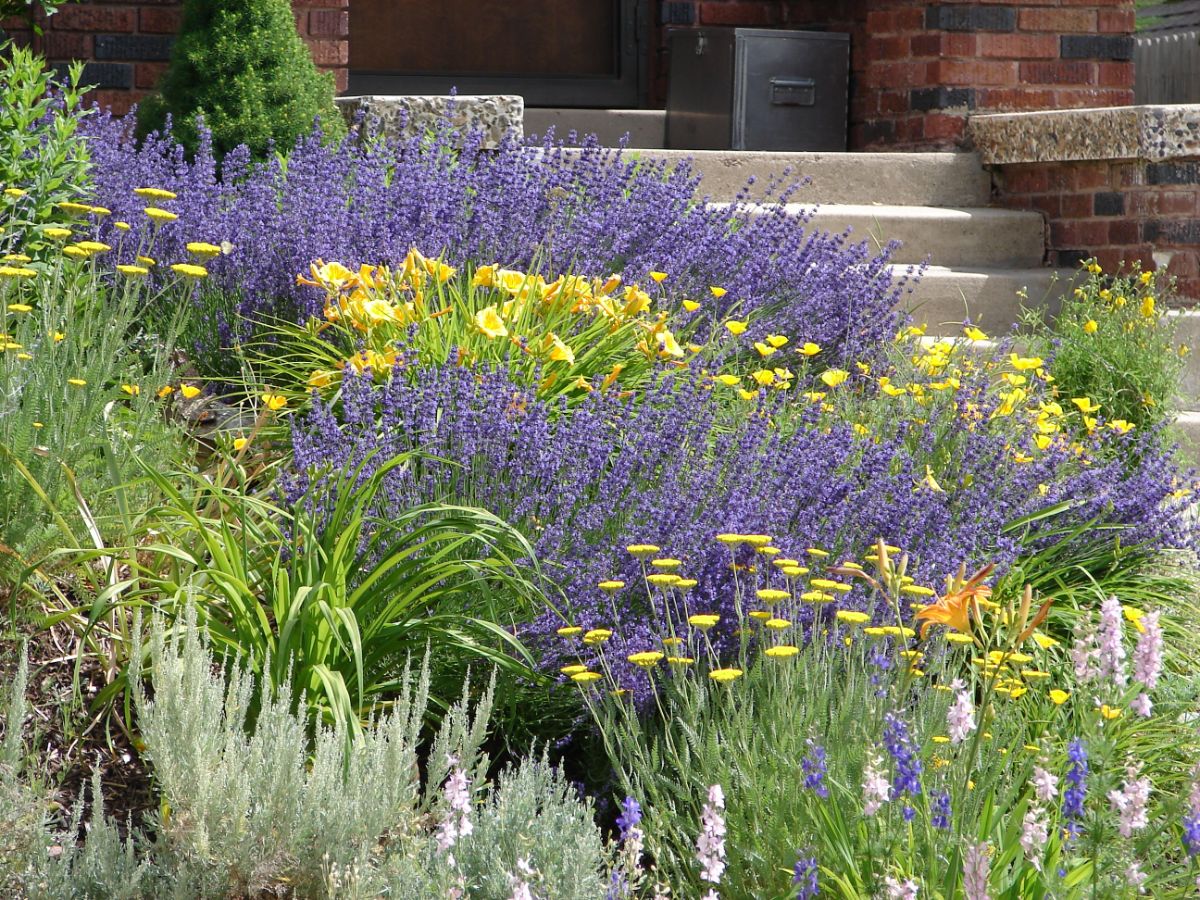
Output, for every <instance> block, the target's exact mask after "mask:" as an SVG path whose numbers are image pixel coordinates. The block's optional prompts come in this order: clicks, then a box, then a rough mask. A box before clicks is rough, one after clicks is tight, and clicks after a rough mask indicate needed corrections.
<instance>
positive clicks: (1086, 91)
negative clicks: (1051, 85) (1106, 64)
mask: <svg viewBox="0 0 1200 900" xmlns="http://www.w3.org/2000/svg"><path fill="white" fill-rule="evenodd" d="M1132 103H1133V91H1132V89H1125V88H1089V87H1077V88H1065V89H1062V90H1057V91H1055V92H1054V106H1055V107H1056V108H1057V109H1081V108H1086V107H1091V106H1129V105H1130V104H1132Z"/></svg>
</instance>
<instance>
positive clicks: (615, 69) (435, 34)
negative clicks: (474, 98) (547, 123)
mask: <svg viewBox="0 0 1200 900" xmlns="http://www.w3.org/2000/svg"><path fill="white" fill-rule="evenodd" d="M646 6H647V0H437V2H433V3H431V2H430V0H354V2H353V3H352V4H351V7H350V93H352V94H444V93H447V92H448V91H449V90H450V88H452V87H456V88H458V90H459V92H460V93H464V94H480V93H488V94H492V93H499V94H521V95H522V96H524V97H525V103H526V105H528V106H583V107H586V106H592V107H605V106H609V107H633V106H638V105H639V101H640V100H641V99H642V94H643V92H644V77H643V74H642V58H643V55H644V54H643V53H642V52H641V48H642V47H643V46H644V43H643V42H644V40H645V38H644V36H643V35H644V30H645V28H646V27H647V22H646V20H645V9H646Z"/></svg>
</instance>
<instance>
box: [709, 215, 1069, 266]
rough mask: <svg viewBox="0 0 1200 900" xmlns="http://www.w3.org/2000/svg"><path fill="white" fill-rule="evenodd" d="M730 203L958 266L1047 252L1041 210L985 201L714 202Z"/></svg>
mask: <svg viewBox="0 0 1200 900" xmlns="http://www.w3.org/2000/svg"><path fill="white" fill-rule="evenodd" d="M710 205H711V206H713V207H716V208H721V209H726V208H729V207H731V206H736V208H737V209H738V210H739V211H740V212H741V213H742V214H743V215H746V216H748V217H755V216H762V215H772V214H778V213H779V212H780V211H782V212H783V213H784V214H785V215H789V216H796V217H804V218H806V219H807V223H806V226H805V227H806V228H808V229H812V230H820V231H831V232H834V233H841V232H843V231H847V230H849V231H850V233H851V236H852V239H854V238H858V239H861V238H865V239H868V240H870V241H871V242H872V243H873V245H874V246H876V247H883V246H884V245H885V244H887V243H888V242H889V241H892V240H897V241H899V242H900V246H899V248H898V249H897V250H895V251H894V253H893V256H892V258H893V259H894V260H895V261H896V262H898V263H919V262H923V261H924V260H925V259H926V258H929V259H931V261H932V262H934V263H937V264H938V265H942V266H953V267H955V268H980V267H982V268H999V267H1012V268H1030V267H1033V266H1037V265H1040V264H1041V262H1042V258H1043V256H1044V254H1045V241H1046V236H1045V225H1044V223H1043V220H1042V215H1041V213H1038V212H1031V211H1028V210H1012V209H992V208H990V207H986V206H979V207H962V206H903V205H898V204H892V203H887V204H884V203H872V204H867V203H825V204H809V203H787V204H778V203H739V204H736V205H735V204H730V203H712V204H710Z"/></svg>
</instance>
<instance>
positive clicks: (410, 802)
mask: <svg viewBox="0 0 1200 900" xmlns="http://www.w3.org/2000/svg"><path fill="white" fill-rule="evenodd" d="M139 633H140V632H139ZM143 649H144V650H145V652H144V653H143ZM133 656H134V658H135V659H140V658H146V659H148V661H149V664H150V667H151V671H152V672H153V673H154V678H153V687H154V690H153V696H151V694H150V692H148V691H147V690H145V689H144V688H142V687H141V686H140V683H139V686H138V687H137V688H135V690H134V701H135V705H136V708H137V711H138V722H139V724H140V727H141V729H142V734H143V737H144V739H145V743H146V750H145V756H146V758H147V759H148V760H149V761H150V762H151V763H152V766H153V771H154V775H155V780H156V783H157V785H158V788H159V790H160V793H161V803H160V808H159V812H158V813H157V814H156V815H152V816H150V821H149V824H148V835H147V837H148V838H152V839H153V840H148V839H144V838H143V837H142V836H140V835H137V834H132V835H131V836H130V838H128V839H122V838H121V837H120V834H119V833H118V830H117V829H116V828H115V827H114V826H113V824H112V823H111V822H110V821H109V820H108V819H107V818H106V817H105V815H104V808H103V800H102V797H101V790H100V789H101V785H100V782H99V778H98V777H97V778H95V779H93V782H92V786H91V792H90V793H91V797H92V798H93V799H92V810H91V813H92V816H91V823H90V825H89V827H88V830H87V836H86V839H85V840H83V841H82V842H76V841H75V840H74V838H73V836H74V835H75V834H77V833H78V831H79V825H80V822H81V821H82V816H83V812H84V806H83V801H82V800H81V802H80V803H79V804H78V805H77V806H76V808H75V810H74V812H73V815H72V817H71V820H70V821H69V822H68V823H67V828H66V830H65V831H64V833H63V834H59V835H55V834H52V833H51V829H50V827H49V825H48V823H47V822H46V817H45V813H44V810H45V809H46V798H45V797H44V796H43V795H42V794H41V793H40V792H39V791H38V790H36V789H33V788H30V787H28V786H27V785H26V784H25V783H23V782H22V780H21V779H20V778H19V777H18V776H19V775H20V774H21V773H20V770H19V765H18V762H17V761H19V760H20V758H21V757H22V756H23V754H24V747H23V743H22V740H21V727H20V724H21V722H22V721H23V719H24V718H25V716H26V704H25V699H24V692H25V683H24V672H25V670H24V668H22V670H21V671H20V672H19V673H18V678H17V679H16V683H15V684H14V688H13V692H12V695H11V699H10V703H9V706H8V711H7V715H6V719H5V722H6V728H5V737H4V742H3V744H2V745H0V753H2V754H3V755H2V756H0V888H3V890H4V895H5V896H30V897H47V898H51V897H53V898H61V897H69V898H75V897H79V898H82V897H105V898H110V897H116V898H122V900H124V898H129V900H133V898H148V900H149V898H155V900H157V898H162V897H179V898H184V897H187V898H194V897H213V898H225V897H239V896H261V895H265V894H271V893H275V892H281V891H283V892H287V893H288V895H289V896H296V897H312V898H322V897H338V898H345V897H377V896H380V895H381V894H384V893H388V894H390V895H392V896H403V897H424V896H445V895H446V893H447V891H449V890H451V889H453V888H458V889H460V890H462V891H463V892H464V893H463V896H465V897H481V898H507V897H509V896H511V894H512V891H513V886H514V885H515V884H516V883H517V880H518V879H521V880H523V881H524V882H525V883H527V884H528V885H529V886H530V888H531V889H532V890H533V896H535V897H538V898H550V897H553V898H556V900H558V898H566V900H572V898H580V900H583V898H589V897H601V896H603V895H604V887H605V885H606V884H607V880H606V879H607V867H608V863H609V861H608V849H607V848H606V847H605V845H604V842H603V839H602V837H601V835H600V832H599V829H598V828H597V827H596V825H595V823H594V821H593V817H592V808H591V805H590V803H588V802H585V801H582V800H580V799H579V798H578V797H577V796H576V795H575V793H574V790H573V788H572V787H571V786H570V785H569V784H568V783H567V781H566V780H565V778H564V777H563V776H562V774H561V773H559V772H557V771H556V770H554V769H553V768H552V767H551V766H550V765H549V764H548V762H547V760H546V759H545V758H544V757H543V758H542V759H536V758H535V759H532V760H529V761H526V762H525V763H524V764H522V765H521V766H519V767H516V768H510V769H508V770H506V771H505V773H504V774H503V775H502V776H501V777H500V780H499V784H498V786H497V787H496V789H495V790H494V791H492V792H491V793H490V797H489V792H488V790H487V784H486V772H487V764H488V758H487V755H486V754H485V753H484V752H483V751H482V749H481V745H482V743H483V740H484V738H485V737H486V734H487V723H488V716H489V714H490V712H491V707H492V686H489V687H488V688H487V689H486V690H484V691H483V692H482V694H481V695H480V696H479V698H478V699H477V700H476V701H475V702H474V703H472V702H471V699H470V698H471V697H472V696H474V695H476V694H479V691H473V690H472V688H471V685H470V684H469V683H468V684H467V685H466V686H465V687H464V690H463V696H462V699H461V700H460V701H459V702H458V703H457V704H454V705H453V706H452V707H451V708H450V710H449V711H448V712H447V713H446V714H445V715H444V716H443V717H442V718H441V724H440V726H439V728H438V729H437V733H436V734H435V735H434V736H433V738H432V741H431V743H430V744H429V745H428V746H429V752H428V756H427V757H425V758H421V757H419V748H420V747H421V746H423V744H422V734H423V730H424V728H425V723H426V722H427V721H428V719H427V713H428V705H429V680H430V677H429V667H428V665H427V664H426V665H422V666H421V667H420V669H419V670H418V669H416V668H415V667H409V668H408V669H407V671H406V672H405V673H403V675H402V685H403V686H402V689H401V690H400V691H399V693H398V695H397V696H396V698H395V702H394V703H393V704H392V705H391V707H390V708H389V710H388V712H387V713H386V714H384V715H382V716H381V717H380V718H378V719H377V720H375V721H374V722H372V723H371V725H370V727H368V728H365V729H363V731H362V732H361V733H360V734H359V735H358V736H357V737H355V738H353V739H352V738H351V735H350V734H349V732H348V731H346V730H345V729H344V728H342V727H336V726H335V727H326V726H322V725H319V724H318V725H316V726H315V731H313V730H312V727H311V726H310V721H309V719H308V718H307V717H306V716H305V715H304V714H303V712H302V711H300V712H297V711H295V710H296V701H295V698H294V696H293V694H292V691H291V689H290V687H288V688H287V689H285V690H282V691H280V692H278V694H277V695H275V696H269V695H266V696H264V695H263V694H262V693H261V691H260V688H259V686H258V685H257V684H256V682H255V680H254V679H253V678H252V677H250V676H249V675H247V674H246V673H245V672H244V670H241V669H238V668H236V667H234V666H229V667H225V666H222V665H221V664H219V663H218V662H217V661H216V660H214V658H213V657H212V655H211V654H210V652H209V650H208V647H207V646H206V644H205V640H204V638H203V637H202V635H201V633H200V632H199V630H198V628H197V625H196V621H195V613H194V612H192V611H187V612H186V613H185V615H184V616H183V617H182V618H181V619H179V620H177V621H176V624H175V625H174V626H173V627H168V626H167V625H166V624H165V623H164V621H163V620H162V619H161V618H156V619H155V621H154V623H153V624H152V626H151V629H150V639H149V644H148V646H147V647H145V648H142V647H136V648H135V649H134V653H133ZM251 720H252V721H251ZM422 768H424V771H425V777H424V778H422V774H421V773H422ZM455 774H458V775H459V776H460V777H465V785H466V787H465V794H466V797H467V800H466V803H467V806H468V810H467V816H468V818H469V819H470V820H471V827H470V828H466V829H463V828H461V827H460V828H459V833H458V835H457V839H456V840H455V841H454V842H453V843H452V844H451V845H450V846H448V847H447V846H446V845H445V843H444V840H443V842H442V843H439V838H443V839H444V834H442V833H440V830H441V827H442V826H443V825H444V823H445V822H447V821H448V820H451V819H452V818H453V817H454V816H455V815H456V812H455V810H454V808H453V807H452V804H451V798H450V794H451V791H450V790H448V789H446V788H445V787H444V785H445V783H446V782H447V779H448V777H450V776H452V775H455ZM54 845H57V846H58V847H59V848H60V851H59V852H58V853H57V854H56V855H54V854H51V853H50V849H51V847H52V846H54Z"/></svg>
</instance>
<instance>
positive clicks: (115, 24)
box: [54, 6, 137, 33]
mask: <svg viewBox="0 0 1200 900" xmlns="http://www.w3.org/2000/svg"><path fill="white" fill-rule="evenodd" d="M136 24H137V12H136V11H135V10H134V9H133V8H122V9H105V8H104V7H101V6H63V7H60V8H59V10H58V13H57V14H56V15H55V16H54V27H55V30H58V31H91V32H101V33H105V32H108V33H112V32H125V33H128V32H131V31H133V29H134V26H135V25H136Z"/></svg>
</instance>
